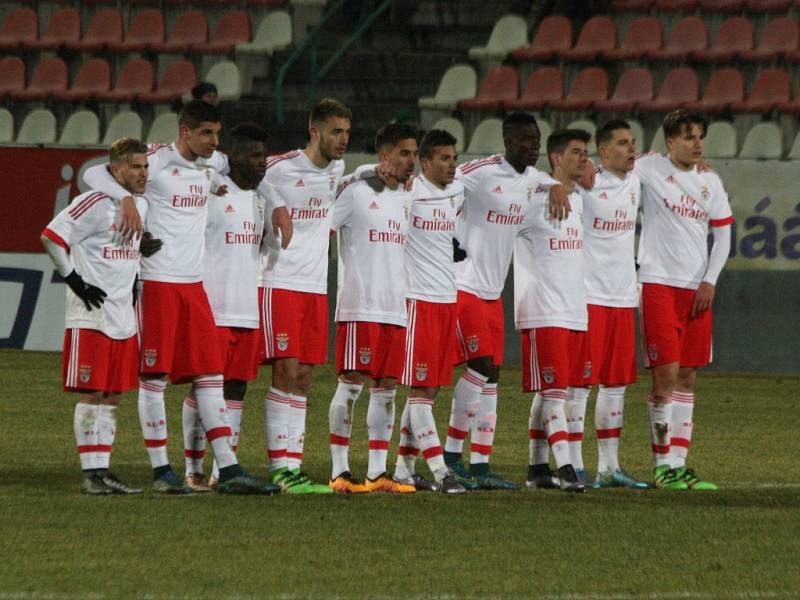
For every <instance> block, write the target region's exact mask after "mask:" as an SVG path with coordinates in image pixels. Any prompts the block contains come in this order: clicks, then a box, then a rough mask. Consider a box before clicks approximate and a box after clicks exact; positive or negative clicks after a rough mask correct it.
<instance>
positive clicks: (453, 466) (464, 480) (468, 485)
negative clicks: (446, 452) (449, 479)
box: [445, 458, 480, 490]
mask: <svg viewBox="0 0 800 600" xmlns="http://www.w3.org/2000/svg"><path fill="white" fill-rule="evenodd" d="M445 464H446V465H447V468H448V469H450V471H451V472H452V473H453V477H455V479H456V481H457V482H458V483H460V484H461V485H462V486H464V489H465V490H477V489H478V488H479V487H480V486H479V485H478V482H477V481H476V480H475V478H474V477H473V476H472V475H470V473H469V471H468V470H467V467H465V466H464V461H462V460H461V459H460V458H458V459H456V460H453V461H449V462H448V461H445Z"/></svg>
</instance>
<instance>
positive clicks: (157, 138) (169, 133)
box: [145, 112, 178, 144]
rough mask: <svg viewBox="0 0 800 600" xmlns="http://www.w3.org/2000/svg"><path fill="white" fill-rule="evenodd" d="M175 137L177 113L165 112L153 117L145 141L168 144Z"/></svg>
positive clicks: (176, 133) (176, 132) (176, 135)
mask: <svg viewBox="0 0 800 600" xmlns="http://www.w3.org/2000/svg"><path fill="white" fill-rule="evenodd" d="M177 137H178V115H177V114H176V113H174V112H165V113H161V114H160V115H158V116H157V117H156V118H155V119H153V123H152V124H151V125H150V130H149V131H148V132H147V138H146V140H145V141H146V142H147V143H148V144H169V143H172V142H173V141H175V138H177Z"/></svg>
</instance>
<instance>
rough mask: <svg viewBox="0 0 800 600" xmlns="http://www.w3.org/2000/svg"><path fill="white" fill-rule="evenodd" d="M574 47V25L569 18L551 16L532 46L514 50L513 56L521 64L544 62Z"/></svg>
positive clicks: (545, 20)
mask: <svg viewBox="0 0 800 600" xmlns="http://www.w3.org/2000/svg"><path fill="white" fill-rule="evenodd" d="M571 47H572V24H571V23H570V21H569V19H568V18H567V17H564V16H562V15H550V16H548V17H545V18H544V19H543V20H542V23H541V25H539V27H538V29H537V30H536V33H535V34H534V36H533V40H532V41H531V43H530V45H528V46H523V47H521V48H517V49H515V50H512V52H511V56H512V58H513V59H514V60H517V61H520V62H544V61H548V60H551V59H552V58H553V57H554V56H555V55H556V53H557V52H559V51H564V50H569V49H570V48H571Z"/></svg>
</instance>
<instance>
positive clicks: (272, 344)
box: [259, 98, 352, 494]
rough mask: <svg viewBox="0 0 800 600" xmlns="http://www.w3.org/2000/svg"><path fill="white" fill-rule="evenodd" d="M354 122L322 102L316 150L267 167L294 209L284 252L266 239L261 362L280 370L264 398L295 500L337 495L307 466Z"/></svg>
mask: <svg viewBox="0 0 800 600" xmlns="http://www.w3.org/2000/svg"><path fill="white" fill-rule="evenodd" d="M351 118H352V113H351V112H350V109H348V108H347V107H346V106H345V105H344V104H342V103H341V102H339V101H338V100H334V99H331V98H325V99H323V100H321V101H320V102H319V103H318V104H317V105H316V106H315V107H314V108H313V109H312V110H311V115H310V116H309V122H308V128H309V134H310V138H311V139H310V142H309V144H308V146H307V147H306V148H305V149H303V150H294V151H292V152H287V153H286V154H282V155H280V156H275V157H272V158H271V159H270V160H269V161H268V163H267V176H266V179H265V180H266V182H267V184H268V187H269V194H270V196H272V197H275V198H278V199H279V200H280V201H281V203H283V204H285V205H286V207H287V208H288V210H289V213H290V215H291V218H292V220H293V223H294V236H293V238H292V244H291V245H289V246H288V247H287V248H285V249H283V250H282V249H281V248H280V246H279V245H278V240H277V239H276V238H275V236H274V235H271V234H270V233H269V232H266V233H265V236H264V242H263V244H262V253H261V282H260V283H261V288H260V290H259V294H260V305H259V306H260V314H261V328H262V339H263V348H262V350H261V358H262V361H263V362H267V363H269V364H271V366H272V387H270V389H269V392H268V393H267V397H266V399H265V400H264V413H265V420H266V423H267V425H266V437H267V450H268V453H269V466H270V471H271V475H270V476H271V480H272V482H273V483H274V484H276V485H278V486H280V487H281V489H283V490H284V491H285V492H287V493H292V494H309V493H311V494H332V493H333V490H332V489H331V488H330V487H328V485H324V484H318V483H315V482H313V481H311V479H309V477H308V476H307V475H306V474H305V473H303V472H302V471H301V470H300V466H301V464H302V461H303V439H304V436H305V423H306V406H307V404H306V398H307V396H308V391H309V388H310V387H311V377H312V373H313V369H314V365H317V364H321V363H324V362H325V361H326V358H327V345H328V297H327V288H328V244H329V233H330V229H331V222H332V219H333V205H334V200H335V195H336V189H337V185H338V183H339V180H340V179H341V177H342V174H343V173H344V161H343V160H342V157H343V156H344V153H345V151H346V150H347V143H348V141H349V139H350V119H351Z"/></svg>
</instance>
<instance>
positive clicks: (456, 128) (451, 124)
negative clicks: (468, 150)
mask: <svg viewBox="0 0 800 600" xmlns="http://www.w3.org/2000/svg"><path fill="white" fill-rule="evenodd" d="M431 129H441V130H443V131H446V132H447V133H449V134H450V135H452V136H453V137H454V138H456V152H458V153H459V154H461V153H462V152H463V151H464V125H462V124H461V121H459V120H458V119H454V118H453V117H445V118H444V119H439V120H438V121H436V123H434V124H433V127H431Z"/></svg>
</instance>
